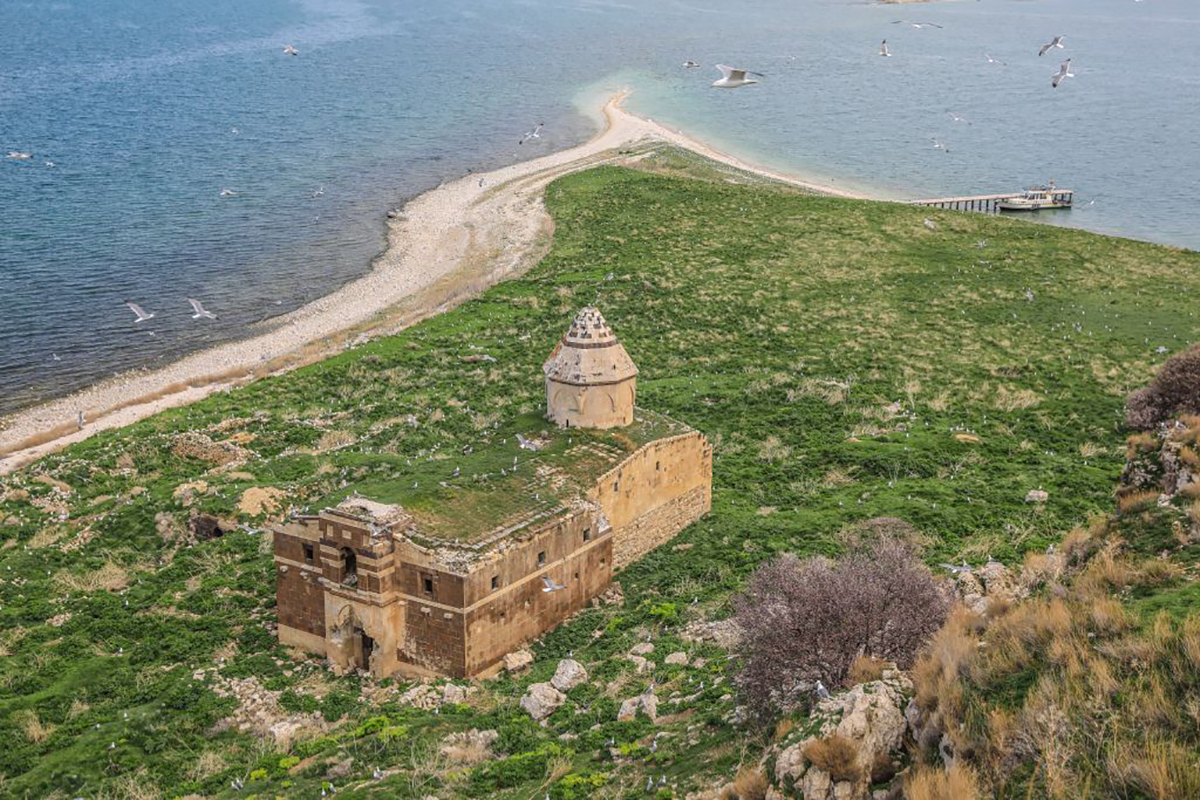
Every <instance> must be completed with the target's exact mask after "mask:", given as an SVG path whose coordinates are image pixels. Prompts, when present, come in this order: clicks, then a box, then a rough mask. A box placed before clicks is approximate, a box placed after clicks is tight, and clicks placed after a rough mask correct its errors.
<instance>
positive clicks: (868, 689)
mask: <svg viewBox="0 0 1200 800" xmlns="http://www.w3.org/2000/svg"><path fill="white" fill-rule="evenodd" d="M911 693H912V683H911V682H910V681H909V680H908V679H907V678H905V677H903V676H901V675H898V674H894V677H893V679H892V680H878V681H871V682H869V683H861V684H859V685H858V686H855V687H854V688H853V689H850V690H849V691H845V692H841V693H839V694H836V695H834V696H833V697H830V698H828V699H826V700H822V701H821V702H820V703H818V704H817V710H818V711H819V712H820V713H821V714H822V715H828V716H829V717H830V718H831V720H833V719H837V720H838V721H837V722H836V723H832V722H830V723H827V724H826V725H825V726H822V734H823V735H825V736H828V735H830V734H832V733H838V734H840V735H842V736H844V737H846V738H847V739H850V740H851V741H853V742H854V743H855V744H856V745H857V746H858V750H859V759H858V761H859V763H860V764H862V765H863V766H864V768H865V769H866V770H868V771H869V770H870V767H871V764H872V763H873V762H874V761H875V757H876V756H877V755H880V754H884V755H886V754H888V753H890V752H892V751H893V750H896V749H898V748H899V747H900V745H901V743H902V742H903V741H904V731H905V729H906V727H907V724H908V723H907V721H906V720H905V718H904V708H905V707H906V706H907V704H908V698H907V697H906V695H908V694H911Z"/></svg>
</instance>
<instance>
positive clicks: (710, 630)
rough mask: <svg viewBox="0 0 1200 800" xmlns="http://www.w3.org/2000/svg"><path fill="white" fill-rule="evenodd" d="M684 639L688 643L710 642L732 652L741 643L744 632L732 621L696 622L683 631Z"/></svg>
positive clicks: (689, 624) (690, 623)
mask: <svg viewBox="0 0 1200 800" xmlns="http://www.w3.org/2000/svg"><path fill="white" fill-rule="evenodd" d="M682 638H683V640H684V641H687V642H710V643H712V644H715V645H716V646H717V647H721V648H724V649H726V650H730V649H732V648H733V647H735V646H736V645H737V643H738V642H739V641H741V638H742V631H741V629H740V628H738V626H737V623H736V622H734V621H733V620H732V619H722V620H714V621H708V620H696V621H695V622H689V623H688V624H687V626H686V627H685V628H684V629H683V633H682Z"/></svg>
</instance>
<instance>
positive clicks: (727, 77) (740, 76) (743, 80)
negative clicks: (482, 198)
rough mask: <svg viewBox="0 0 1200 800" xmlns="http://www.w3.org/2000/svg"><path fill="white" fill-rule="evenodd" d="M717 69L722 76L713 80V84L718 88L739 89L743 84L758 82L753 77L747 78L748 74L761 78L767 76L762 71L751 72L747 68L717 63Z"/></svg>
mask: <svg viewBox="0 0 1200 800" xmlns="http://www.w3.org/2000/svg"><path fill="white" fill-rule="evenodd" d="M717 69H719V70H720V71H721V77H720V78H718V79H717V80H715V81H713V86H715V87H717V88H718V89H739V88H741V87H743V86H749V85H750V84H752V83H758V81H756V80H754V79H753V78H747V77H746V76H747V75H757V76H758V77H760V78H765V77H766V76H765V75H763V74H762V73H761V72H751V71H749V70H745V69H734V68H733V67H727V66H725V65H724V64H717Z"/></svg>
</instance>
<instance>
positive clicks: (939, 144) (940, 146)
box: [932, 136, 950, 153]
mask: <svg viewBox="0 0 1200 800" xmlns="http://www.w3.org/2000/svg"><path fill="white" fill-rule="evenodd" d="M932 139H933V149H934V150H941V151H942V152H944V153H949V152H950V148H949V147H946V143H945V142H943V141H942V140H941V139H939V138H937V137H936V136H934V137H932Z"/></svg>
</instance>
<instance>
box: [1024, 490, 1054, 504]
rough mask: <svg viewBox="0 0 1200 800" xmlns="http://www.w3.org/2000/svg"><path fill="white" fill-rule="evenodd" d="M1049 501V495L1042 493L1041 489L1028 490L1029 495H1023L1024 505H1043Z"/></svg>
mask: <svg viewBox="0 0 1200 800" xmlns="http://www.w3.org/2000/svg"><path fill="white" fill-rule="evenodd" d="M1049 499H1050V493H1049V492H1043V491H1042V490H1041V489H1030V490H1029V493H1028V494H1027V495H1025V502H1026V503H1044V502H1046V501H1047V500H1049Z"/></svg>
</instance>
